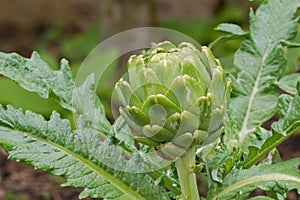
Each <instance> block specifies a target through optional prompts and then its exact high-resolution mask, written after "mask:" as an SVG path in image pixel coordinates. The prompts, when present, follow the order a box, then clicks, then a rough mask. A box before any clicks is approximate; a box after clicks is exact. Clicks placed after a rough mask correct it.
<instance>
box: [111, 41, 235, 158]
mask: <svg viewBox="0 0 300 200" xmlns="http://www.w3.org/2000/svg"><path fill="white" fill-rule="evenodd" d="M127 79H128V80H125V79H124V78H121V79H120V80H119V81H118V82H117V84H116V86H115V90H116V92H117V96H118V97H119V100H120V102H121V104H122V106H121V107H120V109H119V111H120V114H121V115H122V116H123V118H124V119H125V121H126V122H127V123H128V124H129V126H130V127H131V128H132V129H133V130H135V132H136V134H135V136H134V138H135V139H136V140H137V141H138V142H140V143H143V144H146V145H149V146H153V147H156V149H158V150H159V151H160V153H161V154H162V155H163V156H165V157H167V158H171V159H173V158H176V157H179V156H180V155H181V154H182V153H183V152H184V150H186V149H187V148H188V147H190V146H191V145H205V144H208V143H211V142H213V141H215V140H216V139H217V138H218V137H219V135H220V133H221V132H222V129H223V120H224V112H225V110H226V107H227V104H228V99H229V93H230V88H231V82H230V80H229V79H226V78H225V76H224V71H223V69H222V67H221V64H220V62H219V61H218V60H217V59H215V57H214V56H213V54H212V53H211V51H210V50H209V48H207V47H201V49H200V50H198V49H197V48H196V47H195V46H193V45H192V44H190V43H185V42H184V43H181V44H179V45H178V47H176V46H175V45H173V44H172V43H170V42H162V43H159V44H156V46H154V47H153V48H151V49H150V50H148V51H147V52H146V53H144V54H142V55H138V56H136V55H133V56H131V57H130V59H129V60H128V77H127Z"/></svg>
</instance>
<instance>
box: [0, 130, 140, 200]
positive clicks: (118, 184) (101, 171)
mask: <svg viewBox="0 0 300 200" xmlns="http://www.w3.org/2000/svg"><path fill="white" fill-rule="evenodd" d="M2 127H3V126H2ZM3 128H5V129H8V130H10V131H16V132H19V133H20V134H21V135H23V133H26V134H27V136H30V137H32V138H35V139H36V140H38V141H40V142H44V143H47V144H49V145H51V146H54V147H55V148H57V149H59V150H61V151H63V152H65V154H67V155H69V156H71V157H73V158H75V159H76V160H78V161H79V162H80V163H82V164H84V165H86V166H87V167H88V168H90V170H92V171H93V172H95V173H96V174H98V175H99V176H101V177H103V178H104V179H105V180H107V181H108V182H109V183H110V184H111V185H113V186H114V187H116V188H118V189H119V190H120V191H121V192H123V194H124V195H125V196H127V197H129V198H130V199H138V200H145V198H144V197H142V196H141V195H140V194H139V193H137V192H136V191H134V190H133V189H132V188H130V187H128V186H127V185H126V184H124V183H123V182H121V181H120V180H119V179H117V178H116V177H115V176H113V175H111V174H109V173H107V172H106V171H105V169H103V168H101V167H100V166H99V165H96V164H95V163H93V162H91V161H90V160H88V159H86V158H84V157H82V156H80V155H78V154H76V153H74V152H72V151H71V150H69V149H67V148H65V147H63V146H61V145H58V144H56V143H54V142H52V141H50V140H47V139H44V138H41V137H38V136H36V135H34V134H32V133H28V132H24V131H22V130H16V129H9V128H7V127H3Z"/></svg>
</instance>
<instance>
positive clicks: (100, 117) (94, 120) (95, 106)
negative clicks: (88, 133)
mask: <svg viewBox="0 0 300 200" xmlns="http://www.w3.org/2000/svg"><path fill="white" fill-rule="evenodd" d="M72 107H73V108H75V111H76V113H77V114H79V115H83V116H85V118H86V119H87V120H88V121H89V122H90V126H91V127H93V128H95V129H97V130H100V131H101V132H102V133H104V134H105V135H111V134H112V133H111V124H110V123H109V121H108V120H107V118H106V116H105V110H104V107H103V105H102V103H101V101H100V100H99V98H98V96H97V95H96V94H95V85H94V75H93V74H91V75H90V76H88V77H87V79H86V80H85V81H84V83H83V84H82V85H81V86H79V87H78V88H75V89H74V91H73V98H72Z"/></svg>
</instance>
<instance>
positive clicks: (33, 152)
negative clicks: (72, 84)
mask: <svg viewBox="0 0 300 200" xmlns="http://www.w3.org/2000/svg"><path fill="white" fill-rule="evenodd" d="M79 120H83V121H81V122H79V123H78V124H79V126H80V128H81V129H79V130H75V131H72V130H71V126H70V123H69V121H67V120H62V119H61V118H60V116H59V114H58V113H56V112H54V113H53V114H52V116H51V118H50V120H49V121H45V120H44V118H43V117H42V116H41V115H38V114H35V113H33V112H31V111H26V113H25V114H23V113H22V110H20V109H18V110H17V109H15V108H13V107H11V106H8V107H7V110H5V109H3V107H0V144H1V146H3V148H4V149H6V150H7V151H8V152H9V154H10V159H15V160H17V161H22V162H25V163H29V164H32V165H34V166H35V167H36V168H39V169H42V170H45V171H48V172H50V173H52V174H55V175H60V176H63V177H65V178H66V179H67V182H66V183H64V184H63V186H73V187H83V188H84V190H83V191H82V193H81V194H80V196H79V197H80V198H85V197H88V196H89V197H95V198H105V199H149V200H150V199H168V197H167V196H166V194H165V193H164V191H163V190H162V189H161V188H160V187H159V186H157V185H154V184H153V182H152V180H151V179H150V177H149V176H148V175H147V174H144V173H136V174H132V173H126V172H122V171H119V170H120V169H125V170H126V169H129V170H130V171H131V172H133V171H134V170H135V169H137V172H138V171H139V170H141V168H143V164H142V163H143V162H141V160H139V157H138V156H132V158H131V159H130V160H127V159H126V158H125V156H124V154H123V153H122V150H121V149H120V148H118V147H116V146H115V145H112V144H111V142H110V141H109V140H105V141H103V142H102V141H101V140H100V138H99V135H98V133H97V132H96V131H95V130H93V129H90V128H86V127H82V126H84V125H85V123H86V122H85V121H84V118H79ZM112 166H113V168H112ZM115 169H119V170H115Z"/></svg>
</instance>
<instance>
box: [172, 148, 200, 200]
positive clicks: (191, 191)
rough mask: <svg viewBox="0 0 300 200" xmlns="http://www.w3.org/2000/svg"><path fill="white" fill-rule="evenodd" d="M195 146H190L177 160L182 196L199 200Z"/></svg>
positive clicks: (191, 199)
mask: <svg viewBox="0 0 300 200" xmlns="http://www.w3.org/2000/svg"><path fill="white" fill-rule="evenodd" d="M195 157H196V155H195V147H190V148H189V149H188V150H187V151H186V152H185V153H184V154H183V155H182V156H181V157H180V158H179V159H178V160H177V161H176V162H175V165H176V169H177V173H178V176H179V181H180V187H181V192H182V196H183V198H184V199H185V200H199V193H198V187H197V180H196V174H195V173H193V171H192V168H193V167H195V164H196V162H195Z"/></svg>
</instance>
